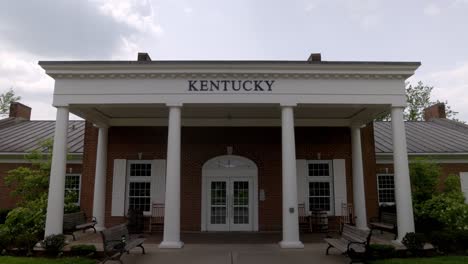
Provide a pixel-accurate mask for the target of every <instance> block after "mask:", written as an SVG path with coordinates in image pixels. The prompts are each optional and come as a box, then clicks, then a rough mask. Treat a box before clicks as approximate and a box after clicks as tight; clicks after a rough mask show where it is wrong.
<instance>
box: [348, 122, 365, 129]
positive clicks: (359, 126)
mask: <svg viewBox="0 0 468 264" xmlns="http://www.w3.org/2000/svg"><path fill="white" fill-rule="evenodd" d="M365 126H366V125H365V124H362V123H361V122H351V124H350V125H349V127H350V128H359V129H360V128H363V127H365Z"/></svg>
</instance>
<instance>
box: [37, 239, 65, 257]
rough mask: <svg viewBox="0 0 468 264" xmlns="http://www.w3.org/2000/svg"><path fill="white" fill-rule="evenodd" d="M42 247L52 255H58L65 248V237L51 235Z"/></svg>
mask: <svg viewBox="0 0 468 264" xmlns="http://www.w3.org/2000/svg"><path fill="white" fill-rule="evenodd" d="M41 244H42V247H43V248H44V249H45V251H46V252H47V253H48V254H50V255H55V256H56V255H57V254H58V253H60V252H62V250H63V247H64V246H65V236H64V235H50V236H47V237H46V238H45V239H44V240H43V241H42V242H41Z"/></svg>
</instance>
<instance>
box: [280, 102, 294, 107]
mask: <svg viewBox="0 0 468 264" xmlns="http://www.w3.org/2000/svg"><path fill="white" fill-rule="evenodd" d="M280 106H281V108H285V107H296V106H297V104H296V103H280Z"/></svg>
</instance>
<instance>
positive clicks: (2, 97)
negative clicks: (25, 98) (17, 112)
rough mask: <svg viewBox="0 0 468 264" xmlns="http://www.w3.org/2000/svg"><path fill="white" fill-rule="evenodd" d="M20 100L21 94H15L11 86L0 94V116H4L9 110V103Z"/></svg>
mask: <svg viewBox="0 0 468 264" xmlns="http://www.w3.org/2000/svg"><path fill="white" fill-rule="evenodd" d="M19 100H21V96H16V94H15V91H13V89H12V88H10V90H8V91H7V92H5V93H2V94H0V118H4V117H5V116H6V115H7V114H8V112H9V111H10V104H11V103H13V102H17V101H19Z"/></svg>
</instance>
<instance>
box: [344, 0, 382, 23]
mask: <svg viewBox="0 0 468 264" xmlns="http://www.w3.org/2000/svg"><path fill="white" fill-rule="evenodd" d="M382 3H383V1H382V0H344V6H345V7H346V12H347V13H348V15H349V16H350V17H351V19H353V20H355V21H357V22H358V23H359V25H360V26H361V27H362V28H364V29H372V28H376V27H378V26H379V25H380V23H381V19H382V14H381V12H382V8H381V6H382Z"/></svg>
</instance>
